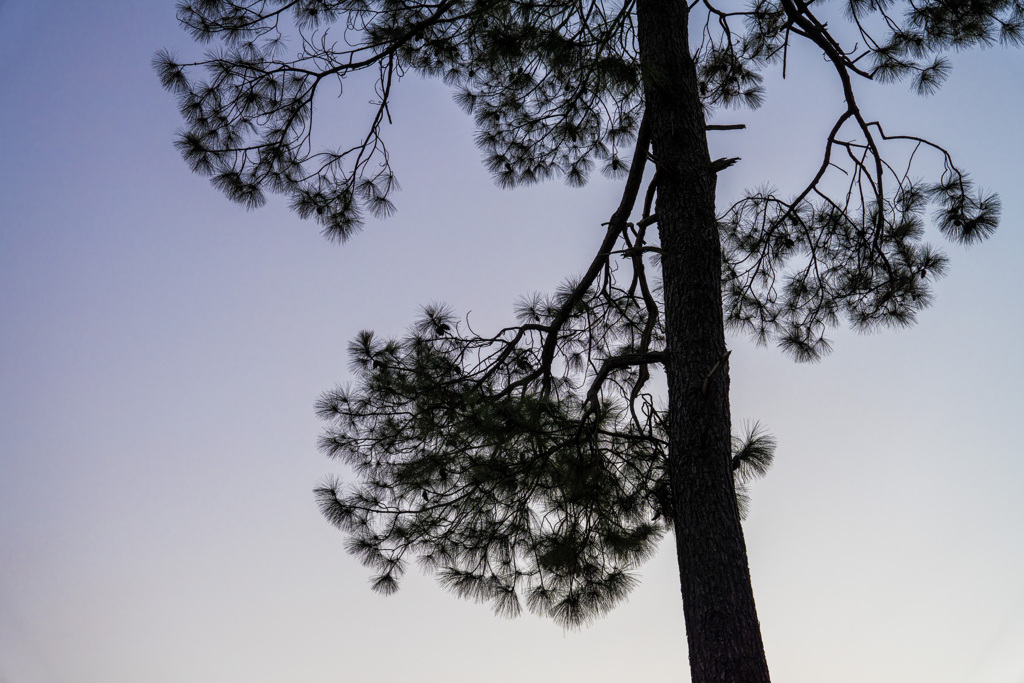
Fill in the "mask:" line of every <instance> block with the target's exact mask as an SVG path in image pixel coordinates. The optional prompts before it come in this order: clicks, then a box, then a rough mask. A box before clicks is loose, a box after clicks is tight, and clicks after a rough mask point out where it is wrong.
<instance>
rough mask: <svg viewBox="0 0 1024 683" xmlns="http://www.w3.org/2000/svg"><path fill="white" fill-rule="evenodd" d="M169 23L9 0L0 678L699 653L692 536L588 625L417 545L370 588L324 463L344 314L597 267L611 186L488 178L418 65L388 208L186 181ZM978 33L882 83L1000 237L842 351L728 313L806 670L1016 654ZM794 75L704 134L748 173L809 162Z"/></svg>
mask: <svg viewBox="0 0 1024 683" xmlns="http://www.w3.org/2000/svg"><path fill="white" fill-rule="evenodd" d="M164 46H167V47H177V48H178V50H179V52H181V53H186V54H187V53H188V52H189V51H190V50H191V49H192V48H191V46H190V44H189V41H188V39H187V37H186V36H185V35H184V34H183V33H181V32H180V30H179V29H178V27H177V24H176V22H175V18H174V8H173V3H171V2H162V3H156V2H137V1H128V0H104V1H102V2H96V3H63V2H58V1H57V0H7V1H6V2H0V140H2V146H0V188H2V189H0V455H2V459H0V683H121V682H124V683H139V682H140V681H144V682H146V683H181V682H182V681H188V682H189V683H195V682H198V683H205V682H218V683H220V682H224V681H228V682H230V681H246V683H264V682H266V683H271V682H273V683H279V682H280V681H303V682H304V683H319V682H327V681H355V682H357V683H361V682H364V681H365V682H366V683H379V682H382V681H383V682H384V683H389V682H391V681H406V680H409V681H413V680H414V681H418V682H419V683H433V682H440V681H445V682H450V681H456V682H461V681H465V682H466V683H469V682H471V681H473V682H475V681H480V680H486V681H489V682H495V683H510V682H512V681H523V680H533V681H540V682H544V681H591V682H594V683H604V682H611V681H619V680H634V681H683V680H687V673H686V672H687V665H686V647H685V636H684V630H683V621H682V612H681V602H680V598H679V592H678V585H677V577H676V573H675V572H676V570H675V563H674V558H673V556H672V553H671V552H662V553H661V554H660V555H658V556H657V557H656V558H655V559H654V560H653V561H651V562H650V563H649V564H648V565H647V566H645V567H644V568H643V570H642V578H643V581H642V584H641V586H640V587H639V588H638V589H637V590H636V591H635V592H634V594H633V595H632V597H631V599H630V601H629V602H628V603H627V604H625V605H623V606H622V607H620V608H618V609H616V610H614V611H613V612H612V613H611V614H610V615H609V616H607V617H606V618H604V619H603V620H601V621H599V622H597V623H596V624H595V625H593V626H592V627H590V628H587V629H585V630H583V631H581V632H578V633H577V632H569V633H565V632H563V631H561V630H560V629H559V628H558V627H557V626H555V625H553V624H552V623H550V622H547V621H543V620H540V619H537V618H534V617H532V616H526V617H523V618H520V619H518V620H512V621H508V620H503V619H499V618H497V617H494V616H493V615H492V614H491V613H490V610H489V608H488V607H486V606H483V605H476V604H472V603H468V602H464V601H460V600H458V599H456V598H454V597H452V596H451V595H448V594H446V593H444V592H443V591H442V590H441V589H440V588H439V587H437V586H436V585H435V584H434V583H433V582H432V580H430V579H429V578H425V577H422V576H419V575H411V576H409V577H408V578H407V580H406V581H405V584H404V586H403V588H402V590H400V591H399V593H398V594H397V595H395V596H393V597H389V598H383V597H380V596H378V595H376V594H373V593H372V592H371V591H370V590H369V587H368V582H367V579H368V576H369V573H368V571H367V570H365V569H364V568H363V567H362V566H360V565H359V564H358V563H357V562H356V560H354V559H353V558H352V557H350V556H348V555H347V554H346V553H345V552H344V549H343V543H342V541H343V538H342V537H341V535H340V534H339V533H338V532H336V531H335V530H333V529H332V528H331V527H330V526H329V525H328V524H327V523H326V522H325V521H323V520H322V519H321V518H320V516H319V514H318V513H317V510H316V508H315V505H314V503H313V498H312V493H311V490H312V488H313V487H314V486H315V485H316V484H317V483H318V482H319V481H321V480H322V479H323V478H324V477H325V476H326V475H327V474H329V473H332V472H337V471H339V470H338V467H337V465H336V464H335V463H331V462H329V461H327V460H326V459H324V458H323V457H322V456H321V455H320V454H318V453H317V451H316V448H315V440H316V437H317V435H318V432H319V430H320V426H319V424H318V423H317V420H316V419H315V417H314V415H313V403H314V401H315V400H316V398H317V396H318V395H319V394H320V392H321V391H323V390H325V389H328V388H330V387H331V386H333V385H334V384H336V383H338V382H343V381H345V379H346V372H347V370H346V368H347V359H346V357H345V353H344V349H345V345H346V342H347V341H348V339H350V338H351V337H352V336H353V335H354V334H355V333H356V332H357V331H359V330H360V329H364V328H373V329H376V330H378V331H380V332H382V333H398V332H401V331H402V330H403V329H404V328H405V326H406V325H407V324H408V323H409V321H410V320H411V319H412V317H413V316H414V315H415V313H416V310H417V307H418V306H419V305H420V304H423V303H427V302H428V301H432V300H441V301H447V302H449V303H450V304H452V305H453V306H454V307H455V309H456V310H458V311H462V312H465V311H467V310H472V322H473V324H474V327H475V328H476V329H485V328H487V327H488V326H495V325H499V324H501V322H502V321H505V320H508V319H509V318H510V316H511V305H512V302H513V300H514V299H515V297H516V296H518V295H519V294H521V293H524V292H529V291H535V290H541V291H546V290H550V289H551V288H552V287H554V286H555V285H556V284H557V283H558V282H559V281H560V280H561V279H562V278H563V277H565V276H566V275H570V274H573V273H576V272H579V271H581V270H582V269H583V268H584V267H585V265H586V264H587V262H588V261H589V259H590V258H591V257H592V252H593V250H594V249H595V248H596V245H597V244H598V242H599V239H600V236H601V235H602V234H603V229H602V228H601V226H600V224H601V222H603V221H606V220H607V219H608V216H609V215H610V214H611V212H612V209H613V208H614V206H615V205H616V203H617V200H618V188H617V187H616V186H615V185H614V184H611V183H607V182H604V181H600V180H598V181H595V182H594V183H593V184H591V185H590V186H588V187H587V188H586V189H584V190H571V189H568V188H566V187H564V186H563V185H562V184H561V183H559V182H557V181H556V182H554V183H549V184H546V185H542V186H539V187H534V188H528V189H523V190H515V191H511V192H506V191H501V190H498V189H496V188H495V186H494V185H493V183H492V182H491V180H490V178H489V176H488V174H487V172H486V171H485V170H484V168H483V167H482V165H481V164H480V163H479V156H480V155H479V152H478V151H477V150H476V149H475V148H474V147H473V144H472V127H471V122H470V121H469V120H468V119H467V117H465V116H464V115H463V114H462V113H461V112H460V111H459V110H458V109H457V108H456V107H455V105H454V104H452V102H451V99H450V96H449V94H448V92H447V91H446V89H445V87H444V86H443V85H441V84H439V83H435V82H421V81H416V80H414V79H408V80H406V81H403V82H402V83H401V84H400V85H401V87H400V88H398V91H397V92H396V99H395V102H394V104H393V106H392V108H391V111H392V113H393V115H394V116H395V125H394V127H393V129H392V130H391V131H389V132H388V137H389V141H390V145H391V148H392V150H393V153H394V157H393V159H394V162H395V166H396V168H397V172H398V176H399V180H400V182H401V183H402V186H403V188H404V189H403V191H402V193H401V194H399V195H398V196H397V199H396V203H397V204H398V209H399V211H398V214H397V215H396V216H395V217H394V218H392V219H390V220H388V221H386V222H373V223H371V224H369V225H368V226H367V229H366V230H365V231H364V232H363V233H362V234H360V235H359V236H358V237H356V238H355V239H353V240H352V241H351V242H350V243H349V244H346V245H344V246H335V245H331V244H329V243H327V242H325V241H324V240H323V239H322V238H321V237H320V236H319V234H318V230H317V228H316V227H315V226H314V225H312V224H309V223H303V222H301V221H299V220H298V219H297V218H295V217H294V216H292V215H291V214H289V212H288V211H287V210H286V208H285V207H284V206H283V202H281V201H271V203H270V205H269V206H268V207H267V208H265V209H262V210H260V211H257V212H252V213H247V212H245V211H244V210H243V209H241V208H239V207H237V206H235V205H232V204H230V203H229V202H228V201H227V200H225V199H224V198H223V197H221V196H220V195H219V194H217V193H216V192H215V191H214V190H213V189H211V188H210V187H209V185H208V184H207V182H206V181H205V180H203V179H200V178H196V177H193V176H192V175H190V173H189V171H188V169H187V168H186V166H185V165H184V164H183V163H182V162H181V161H180V159H179V158H178V157H177V154H176V152H175V151H174V149H173V148H172V146H171V140H172V133H173V131H174V129H175V128H176V127H177V126H178V117H177V112H176V110H175V107H174V102H173V98H172V97H171V96H170V95H168V94H167V93H165V92H163V91H162V90H161V89H160V87H159V85H158V83H157V80H156V78H155V77H154V75H153V73H152V71H151V68H150V66H149V62H150V58H151V56H152V54H153V52H154V51H155V50H156V49H158V48H160V47H164ZM954 63H955V69H954V72H953V75H952V77H951V79H950V81H949V83H948V84H947V85H946V87H945V88H944V90H943V91H941V92H940V94H938V95H937V96H934V97H931V98H928V99H920V98H917V97H913V96H910V95H909V94H907V92H906V90H907V89H906V86H903V85H895V86H886V87H880V88H878V89H877V90H875V91H874V92H873V94H872V95H871V96H870V97H869V96H868V95H867V94H865V96H864V97H865V100H864V101H865V104H866V106H867V107H869V109H870V112H871V113H869V114H868V115H869V116H873V117H878V118H881V119H882V120H883V121H885V122H887V127H888V129H891V130H893V131H901V132H907V133H914V134H919V135H926V136H930V137H933V138H934V139H935V140H936V141H938V142H940V143H943V144H945V145H946V146H947V147H949V148H950V149H951V151H953V152H954V154H955V156H956V158H957V159H958V160H959V161H960V162H961V164H962V165H963V166H965V167H966V168H968V169H970V170H971V171H972V172H973V175H974V177H975V178H976V179H977V180H978V182H979V184H981V185H982V186H984V187H986V188H989V189H993V190H996V191H999V192H1000V193H1001V195H1002V197H1003V203H1004V212H1003V224H1002V227H1001V228H1000V230H999V232H998V233H997V234H996V236H995V237H994V238H993V239H991V240H990V241H988V242H987V243H984V244H981V245H978V246H975V247H973V248H970V249H964V248H962V247H959V246H956V245H949V244H942V247H943V249H944V250H945V251H946V252H947V253H948V254H949V256H950V257H951V261H952V264H951V269H950V274H949V275H948V276H947V277H946V278H945V279H944V280H942V281H941V282H940V283H939V285H938V286H937V292H936V294H937V296H936V304H935V305H934V306H933V307H932V308H931V309H930V310H928V311H926V312H925V313H924V314H923V315H922V316H921V319H920V323H919V324H918V325H916V326H915V327H913V328H911V329H909V330H904V331H899V332H883V333H881V334H877V335H870V336H864V335H856V334H853V333H849V332H843V331H840V332H837V333H835V334H834V335H833V338H834V347H835V353H834V354H833V355H832V356H830V357H828V358H826V359H825V360H824V361H823V362H821V363H818V364H816V365H796V364H794V363H792V362H791V361H790V360H788V359H787V358H785V357H784V356H782V355H781V354H780V353H779V352H778V351H776V350H775V349H759V348H755V347H753V346H752V345H751V344H749V343H748V342H747V341H746V340H744V339H732V340H731V341H730V345H731V347H732V349H733V351H734V353H733V356H732V386H733V395H732V401H733V409H734V419H735V422H736V423H737V424H739V423H741V422H742V421H743V420H744V419H757V420H760V421H762V422H763V423H764V424H765V425H767V426H768V427H769V428H770V430H771V431H772V432H773V433H774V435H775V436H776V437H777V439H778V441H779V444H780V445H779V449H778V453H777V460H776V465H775V467H774V468H773V469H772V471H771V472H770V473H769V476H768V477H767V478H766V479H765V480H763V481H761V482H759V483H758V484H756V485H755V488H754V490H753V504H752V511H751V514H750V517H749V519H748V520H747V521H746V522H745V530H746V535H747V542H748V547H749V551H750V563H751V573H752V577H753V583H754V590H755V595H756V597H757V601H758V608H759V615H760V619H761V624H762V627H763V632H764V638H765V644H766V648H767V652H768V659H769V665H770V667H771V669H772V672H773V678H774V679H775V680H777V681H780V682H782V681H785V682H786V683H819V682H821V681H829V682H832V683H846V682H849V683H863V682H865V681H885V682H887V681H892V682H897V681H899V682H905V681H929V682H930V683H947V682H948V683H954V682H955V683H1021V682H1022V681H1024V579H1022V578H1021V577H1022V576H1024V457H1022V452H1021V451H1022V446H1021V444H1022V443H1024V437H1022V436H1021V434H1020V430H1021V425H1022V420H1021V414H1022V413H1024V398H1022V385H1024V361H1022V356H1021V350H1022V348H1024V345H1022V344H1021V341H1020V340H1021V336H1022V334H1024V325H1022V322H1024V315H1022V305H1021V291H1020V290H1021V272H1022V270H1021V267H1020V263H1021V259H1022V257H1024V237H1022V232H1021V227H1022V219H1024V187H1022V180H1024V174H1022V172H1021V161H1020V160H1021V159H1022V158H1024V135H1022V133H1021V128H1020V112H1021V111H1024V54H1022V53H1021V52H1019V51H1016V52H1011V51H1004V50H1001V49H992V50H988V51H985V52H979V53H970V54H962V55H956V56H955V60H954ZM788 75H789V78H788V80H786V81H785V82H782V81H781V80H779V79H778V78H777V77H773V78H772V79H770V82H769V93H768V102H767V104H766V106H765V107H764V108H763V109H762V110H761V111H759V112H756V113H754V114H749V113H745V112H733V113H730V114H728V115H725V116H723V118H722V119H720V120H722V121H723V122H746V123H747V124H748V129H747V130H746V131H743V132H741V133H719V134H716V137H715V138H714V139H713V144H714V149H713V153H716V155H736V156H741V157H743V161H742V162H741V163H740V164H738V165H737V166H735V167H733V168H732V169H729V170H728V171H727V172H725V173H723V174H722V176H721V177H722V180H721V181H720V189H721V196H722V198H723V200H727V199H728V198H729V196H730V195H732V194H734V193H736V192H738V191H739V190H741V189H742V188H743V187H746V186H752V185H756V184H760V183H762V182H764V181H767V180H771V181H772V182H773V183H774V184H775V185H777V186H779V187H782V188H787V187H790V188H792V187H795V186H796V184H797V183H799V182H800V181H801V180H802V179H806V177H807V173H808V170H809V169H811V168H813V167H814V166H815V165H816V164H817V163H818V159H819V158H820V157H819V156H818V155H819V154H820V150H821V143H822V139H823V138H822V130H823V129H826V130H827V127H828V126H829V125H830V124H831V121H832V120H834V116H835V115H836V114H837V113H838V112H839V111H840V110H841V107H842V101H841V96H840V95H839V93H838V90H837V88H836V87H835V85H834V84H833V83H831V82H830V81H829V80H828V79H827V78H826V77H827V71H826V70H824V66H823V65H822V63H821V60H820V57H819V56H817V55H815V54H814V53H813V51H804V52H803V53H800V52H797V53H794V55H793V59H792V60H791V62H790V68H789V74H788ZM322 120H323V121H324V122H325V123H322V124H321V126H322V129H330V128H331V127H332V126H336V127H337V128H336V129H337V130H343V129H344V126H345V121H343V120H338V121H327V119H326V118H324V119H322ZM935 241H936V242H939V243H941V242H942V240H941V239H940V238H938V237H937V236H936V238H935ZM665 548H666V550H668V549H669V545H668V544H666V546H665Z"/></svg>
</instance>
